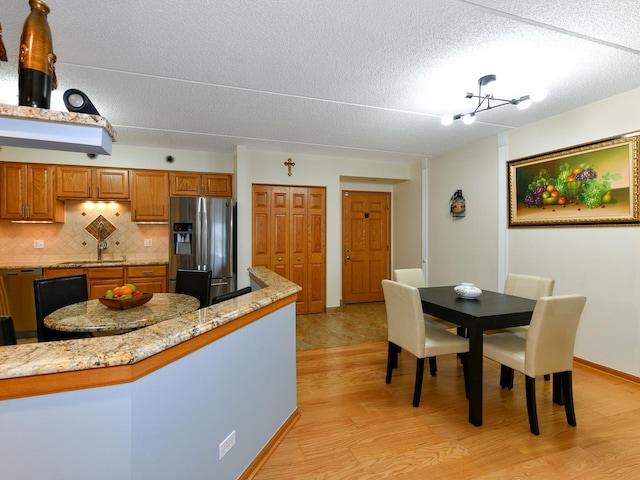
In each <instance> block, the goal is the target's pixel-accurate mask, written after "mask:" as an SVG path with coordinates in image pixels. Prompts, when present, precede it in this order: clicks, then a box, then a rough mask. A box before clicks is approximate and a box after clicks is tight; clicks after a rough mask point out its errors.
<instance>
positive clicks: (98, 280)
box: [85, 267, 125, 300]
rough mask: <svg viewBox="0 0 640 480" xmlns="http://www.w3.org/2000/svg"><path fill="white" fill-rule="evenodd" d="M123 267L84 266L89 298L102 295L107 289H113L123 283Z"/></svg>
mask: <svg viewBox="0 0 640 480" xmlns="http://www.w3.org/2000/svg"><path fill="white" fill-rule="evenodd" d="M124 270H125V268H124V267H91V268H85V273H86V274H87V284H88V285H87V286H88V288H89V300H93V299H95V298H99V297H103V296H104V295H105V294H106V293H107V290H113V288H114V287H119V286H120V285H124V284H125V281H124V279H125V274H124Z"/></svg>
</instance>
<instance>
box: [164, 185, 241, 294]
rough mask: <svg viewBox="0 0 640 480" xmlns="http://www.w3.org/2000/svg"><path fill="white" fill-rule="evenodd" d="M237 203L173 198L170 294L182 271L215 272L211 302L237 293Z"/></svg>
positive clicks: (226, 200)
mask: <svg viewBox="0 0 640 480" xmlns="http://www.w3.org/2000/svg"><path fill="white" fill-rule="evenodd" d="M235 211H236V210H235V201H234V200H233V199H231V198H207V197H170V198H169V225H170V239H169V249H170V251H169V291H170V292H175V288H176V272H177V271H178V269H179V268H186V269H190V270H211V271H212V272H213V275H212V277H213V279H212V281H211V299H213V298H214V297H216V296H218V295H222V294H224V293H229V292H233V291H235V289H236V279H235V276H236V259H235V246H236V238H235V219H234V216H235Z"/></svg>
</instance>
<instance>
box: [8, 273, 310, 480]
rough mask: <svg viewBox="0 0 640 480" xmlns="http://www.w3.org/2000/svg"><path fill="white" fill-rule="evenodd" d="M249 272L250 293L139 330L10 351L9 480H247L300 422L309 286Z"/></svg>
mask: <svg viewBox="0 0 640 480" xmlns="http://www.w3.org/2000/svg"><path fill="white" fill-rule="evenodd" d="M249 275H250V278H251V282H252V287H253V290H254V291H253V292H251V293H250V294H247V295H243V296H241V297H237V298H235V299H232V300H228V301H226V302H223V303H220V304H217V305H213V306H211V307H208V308H204V309H200V310H197V311H195V312H193V313H190V314H186V315H182V316H180V317H177V318H174V319H171V320H168V321H165V322H162V323H159V324H156V325H152V326H149V327H146V328H142V329H139V330H136V331H133V332H130V333H126V334H123V335H114V336H107V337H98V338H89V339H79V340H68V341H62V342H50V343H44V344H25V345H17V346H9V347H1V348H0V423H1V424H2V425H3V428H2V429H1V430H0V451H2V452H3V455H5V456H6V457H7V458H12V462H8V464H7V465H5V467H3V476H7V478H12V479H21V478H35V477H37V478H43V479H47V478H66V479H83V480H84V479H113V478H118V479H122V480H128V479H132V480H133V479H142V478H154V479H175V478H205V477H206V478H241V477H242V476H243V475H247V472H251V471H252V470H253V469H255V468H256V467H257V466H258V465H259V464H260V461H261V460H262V459H263V458H264V456H265V455H266V454H267V453H268V451H269V450H270V448H272V447H273V446H274V445H275V443H277V440H278V439H279V438H280V437H281V436H282V435H284V433H285V432H286V431H287V430H288V428H290V426H291V425H292V424H293V423H294V422H295V420H296V419H297V418H298V411H297V400H296V372H295V299H296V294H297V292H298V291H299V290H300V288H299V287H298V286H297V285H295V284H293V283H291V282H289V281H288V280H286V279H284V278H282V277H280V276H278V275H276V274H275V273H273V272H270V271H269V270H267V269H265V268H262V267H256V268H252V269H249ZM232 433H233V435H234V436H235V446H234V447H233V448H231V449H230V450H228V451H227V453H226V454H225V455H224V457H223V458H220V456H221V455H219V445H220V444H221V443H222V442H223V441H224V440H225V439H226V438H227V437H228V436H230V435H231V434H232ZM36 455H37V457H38V459H39V461H38V462H33V461H32V459H33V458H34V456H36ZM7 469H8V470H7Z"/></svg>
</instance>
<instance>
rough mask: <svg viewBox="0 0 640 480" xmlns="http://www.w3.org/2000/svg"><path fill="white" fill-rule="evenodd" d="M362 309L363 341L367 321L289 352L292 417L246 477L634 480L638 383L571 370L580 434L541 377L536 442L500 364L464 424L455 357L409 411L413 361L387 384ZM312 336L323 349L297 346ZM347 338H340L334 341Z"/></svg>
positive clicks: (518, 382) (520, 396)
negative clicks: (472, 419) (295, 413)
mask: <svg viewBox="0 0 640 480" xmlns="http://www.w3.org/2000/svg"><path fill="white" fill-rule="evenodd" d="M348 311H349V309H345V310H342V311H341V312H340V315H342V316H343V317H344V315H346V314H347V313H348ZM367 312H368V313H367V314H366V315H358V316H357V318H358V321H359V322H360V324H359V326H358V335H359V336H361V337H363V338H364V337H366V333H365V332H364V327H363V325H362V322H366V321H370V322H371V323H374V324H375V328H374V329H373V330H372V331H373V333H372V336H371V338H372V339H373V340H372V341H371V342H370V343H365V344H353V345H344V346H339V347H332V348H324V347H326V346H327V345H326V344H325V345H324V347H323V348H319V349H317V350H308V349H307V350H305V349H302V351H299V352H298V353H297V375H298V377H297V384H298V408H299V411H300V415H301V416H300V419H299V420H298V422H297V423H296V425H294V426H293V428H292V429H291V431H290V432H289V433H288V435H287V436H286V437H285V438H284V439H283V441H282V443H281V444H280V445H279V446H278V448H277V449H276V451H275V452H274V453H273V454H272V456H271V457H270V458H269V459H267V461H266V462H265V464H264V465H263V467H262V468H261V470H260V471H259V472H257V473H256V475H255V477H254V479H255V480H271V479H278V480H280V479H283V478H287V479H289V478H291V479H303V480H306V479H314V480H315V479H330V480H341V479H349V480H353V479H357V480H369V479H394V478H398V479H403V480H407V479H408V480H412V479H425V478H428V479H430V480H434V479H447V480H449V479H458V478H460V479H491V480H495V479H505V480H506V479H508V480H512V479H514V478H518V479H520V478H522V479H544V480H547V479H552V480H553V479H559V480H573V479H589V480H591V479H616V480H617V479H629V480H631V479H635V478H637V476H638V472H639V471H640V401H639V399H640V385H639V384H637V383H634V382H633V381H631V380H628V379H624V378H619V377H616V376H613V375H611V374H608V373H603V372H599V371H598V370H596V369H593V368H591V367H590V366H587V365H582V364H576V366H575V369H574V375H573V382H574V396H575V408H576V417H577V423H578V426H577V427H571V426H569V425H567V422H566V417H565V412H564V408H563V407H561V406H558V405H555V404H553V402H552V401H551V398H552V385H551V382H545V381H544V380H543V379H542V378H540V379H539V380H537V381H536V386H537V388H536V389H537V403H538V414H539V422H540V435H539V436H535V435H532V434H531V433H530V432H529V423H528V419H527V409H526V399H525V394H524V380H523V377H522V376H521V375H518V374H516V377H515V382H514V388H513V390H503V389H501V388H500V387H499V376H500V367H499V365H498V364H496V363H495V362H491V361H488V360H487V361H486V362H485V364H484V365H483V370H484V410H483V413H484V424H483V426H481V427H474V426H472V425H471V424H470V423H469V422H468V412H467V400H466V398H465V395H464V383H463V376H462V368H461V366H460V362H459V360H458V359H457V358H456V357H455V356H451V355H450V356H443V357H438V374H437V376H435V377H431V376H430V375H428V374H425V378H424V384H423V390H422V399H421V402H420V406H419V407H418V408H414V407H413V406H412V405H411V400H412V396H413V382H414V379H415V357H412V356H411V355H410V354H408V353H406V352H402V353H401V354H400V358H399V365H398V368H397V369H396V370H394V373H393V378H392V382H391V384H389V385H387V384H386V383H385V378H384V377H385V371H386V354H387V343H386V341H381V340H380V339H379V338H378V336H379V332H380V321H384V319H383V320H381V319H380V318H379V315H380V309H379V308H376V307H371V306H369V307H367ZM334 320H335V319H334ZM314 321H315V322H316V323H317V322H318V318H316V319H315V320H314ZM320 325H321V324H320ZM314 328H321V326H320V327H318V325H316V326H315V327H314ZM332 328H334V329H338V328H339V327H338V326H336V325H333V326H332ZM320 337H323V338H322V341H323V342H330V341H331V340H330V338H329V337H330V335H316V334H315V333H313V331H311V330H307V331H305V339H306V343H305V345H306V346H307V347H308V346H309V345H311V344H312V343H313V340H318V339H319V338H320ZM347 337H349V335H348V334H346V333H344V332H341V334H340V341H344V339H345V338H347ZM318 341H320V340H318Z"/></svg>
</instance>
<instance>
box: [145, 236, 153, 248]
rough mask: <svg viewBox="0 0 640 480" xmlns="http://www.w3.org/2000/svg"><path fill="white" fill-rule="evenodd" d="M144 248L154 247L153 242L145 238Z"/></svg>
mask: <svg viewBox="0 0 640 480" xmlns="http://www.w3.org/2000/svg"><path fill="white" fill-rule="evenodd" d="M144 246H145V247H153V240H152V239H150V238H145V239H144Z"/></svg>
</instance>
